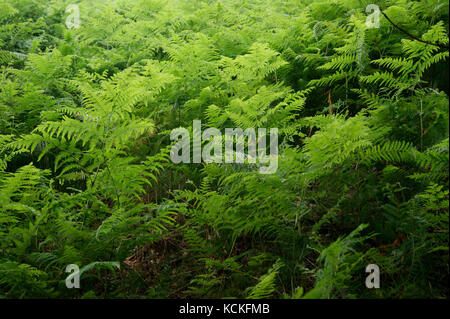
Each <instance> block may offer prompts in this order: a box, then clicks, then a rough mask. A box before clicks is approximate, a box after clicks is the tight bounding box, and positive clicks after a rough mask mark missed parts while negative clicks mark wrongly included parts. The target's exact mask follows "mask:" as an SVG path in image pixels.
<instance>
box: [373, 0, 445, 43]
mask: <svg viewBox="0 0 450 319" xmlns="http://www.w3.org/2000/svg"><path fill="white" fill-rule="evenodd" d="M380 12H381V14H382V15H383V16H384V17H385V18H386V20H388V21H389V23H390V24H392V25H393V26H394V27H395V28H396V29H397V30H399V31H401V32H403V33H404V34H406V35H407V36H409V37H410V38H412V39H414V40H416V41H419V42H422V43H425V44H429V45H434V46H436V47H439V48H442V49H447V50H448V49H449V47H448V46H445V45H443V44H439V43H433V42H429V41H425V40H422V39H421V38H418V37H416V36H415V35H412V34H411V33H409V32H408V31H406V30H404V29H403V28H401V27H399V26H398V25H396V24H395V23H394V22H392V20H391V19H389V17H388V16H387V15H386V14H385V13H384V12H383V10H381V8H380Z"/></svg>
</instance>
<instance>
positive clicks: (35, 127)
mask: <svg viewBox="0 0 450 319" xmlns="http://www.w3.org/2000/svg"><path fill="white" fill-rule="evenodd" d="M370 3H371V1H356V0H344V1H337V0H323V1H311V0H284V1H265V0H246V1H241V0H223V1H215V0H209V1H208V0H178V1H163V0H115V1H113V0H111V1H106V0H105V1H93V0H92V1H88V0H84V1H76V0H73V1H63V0H52V1H48V0H0V296H1V297H5V298H39V297H44V298H48V297H50V298H74V297H75V298H96V297H98V298H225V297H231V298H266V297H267V298H355V297H356V298H442V297H448V275H449V268H448V257H449V255H448V241H449V237H448V236H449V234H448V221H449V216H448V189H449V184H448V181H449V178H448V177H449V167H448V165H449V163H448V160H449V155H448V154H449V140H448V138H449V127H448V125H449V123H448V120H449V100H448V90H449V78H448V35H447V34H448V17H449V13H448V10H449V6H448V1H441V0H422V1H403V0H390V1H380V2H378V3H377V4H378V5H379V6H380V8H382V10H383V12H384V13H385V14H386V16H388V17H389V18H390V20H391V21H392V22H393V23H395V24H396V25H397V26H399V27H400V28H401V29H403V30H405V31H407V32H408V33H409V34H411V35H414V36H415V37H417V38H418V39H419V40H423V41H419V40H418V39H414V38H412V37H410V36H409V35H407V34H406V33H404V32H402V31H401V30H399V29H398V28H395V27H394V26H393V25H392V24H391V23H390V22H389V21H388V20H387V19H386V18H385V17H384V16H381V17H380V21H379V22H380V25H379V28H369V27H368V26H367V25H366V23H365V22H366V19H367V16H368V13H366V11H365V9H366V7H367V5H369V4H370ZM70 4H79V8H80V19H81V26H80V27H79V28H74V29H68V28H67V27H66V24H65V21H66V19H67V17H68V15H69V13H68V12H66V8H67V7H68V6H69V5H70ZM430 43H431V44H430ZM193 120H201V121H202V123H203V126H204V127H216V128H219V129H224V128H226V127H242V128H247V127H262V128H264V127H265V128H272V127H277V128H278V129H279V143H280V153H279V166H278V170H277V172H276V173H274V174H270V175H263V174H260V173H259V172H258V170H257V169H256V168H255V167H254V166H252V165H246V164H241V165H239V164H223V165H218V164H214V163H211V164H205V163H203V164H174V163H172V162H171V161H170V158H169V152H170V146H171V141H170V138H169V136H170V131H171V130H172V129H174V128H177V127H186V128H189V127H192V121H193ZM68 264H77V265H79V266H80V268H81V272H82V275H81V288H80V289H67V288H66V285H65V279H66V277H67V273H66V272H65V269H66V266H67V265H68ZM368 264H377V265H378V266H379V267H380V273H381V281H380V284H381V288H380V289H367V288H366V286H365V278H366V276H367V273H366V272H365V268H366V266H367V265H368Z"/></svg>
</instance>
